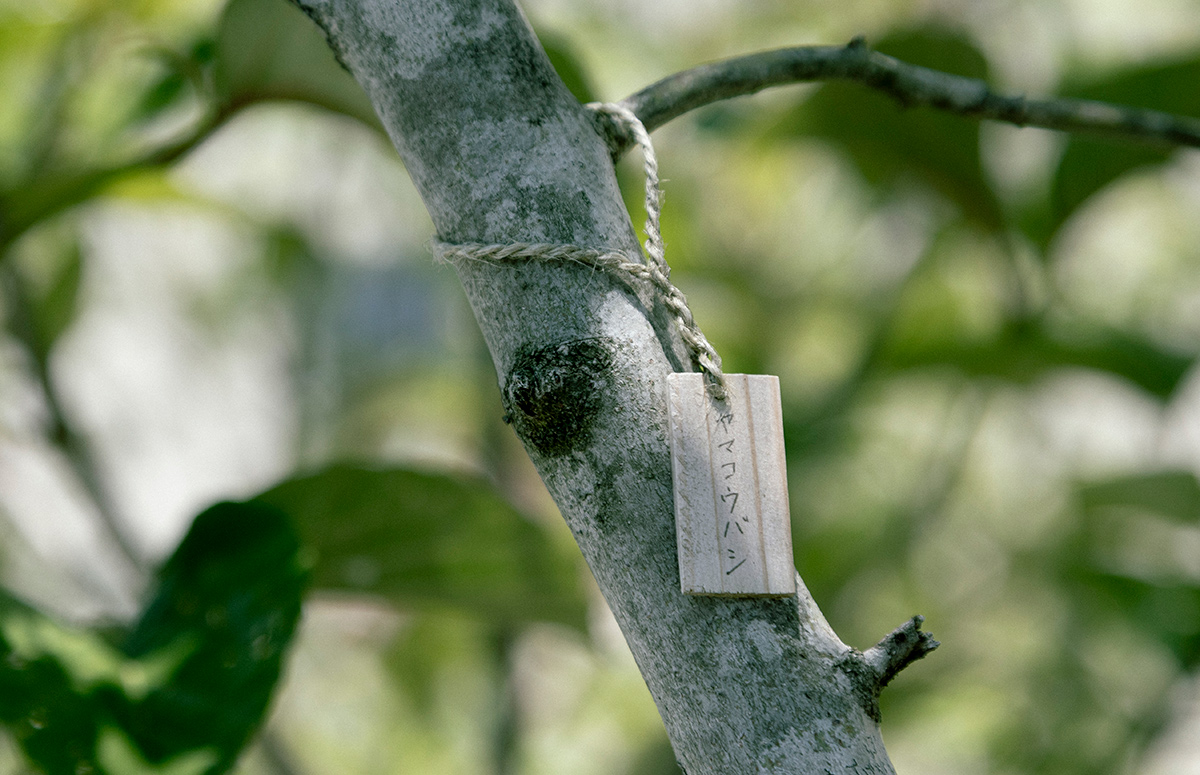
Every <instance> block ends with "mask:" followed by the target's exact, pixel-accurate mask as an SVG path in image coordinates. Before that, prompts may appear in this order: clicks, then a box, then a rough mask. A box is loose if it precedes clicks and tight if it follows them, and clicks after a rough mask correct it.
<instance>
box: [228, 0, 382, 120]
mask: <svg viewBox="0 0 1200 775" xmlns="http://www.w3.org/2000/svg"><path fill="white" fill-rule="evenodd" d="M216 63H217V64H216V75H215V78H216V88H217V95H218V97H219V99H220V100H221V101H222V103H223V104H225V105H226V106H229V107H236V106H239V105H244V104H248V103H252V102H259V101H263V100H295V101H298V102H307V103H311V104H313V105H317V106H319V107H322V108H325V109H327V110H331V111H333V112H335V113H342V114H344V115H347V116H349V117H351V118H355V119H358V120H359V121H362V122H363V123H365V124H367V125H369V126H371V127H374V128H376V129H378V130H379V131H380V132H382V131H383V125H382V124H380V123H379V119H378V117H376V115H375V109H374V108H373V107H371V103H370V101H369V100H368V99H367V95H366V94H365V93H364V92H363V90H362V87H361V86H359V85H358V82H356V81H355V80H354V79H353V78H352V77H351V76H350V73H348V72H347V71H346V70H345V69H344V68H343V67H342V66H341V65H340V64H339V63H338V61H337V59H336V58H335V56H334V52H333V51H332V50H331V49H330V48H329V44H328V43H327V42H326V40H325V36H324V35H323V34H322V33H321V30H320V28H319V27H317V26H316V25H315V24H313V22H312V20H311V19H309V18H308V17H307V16H305V15H304V12H303V11H301V10H300V9H299V8H298V7H297V6H295V5H293V4H292V3H289V2H287V0H231V2H229V4H228V5H226V6H225V12H224V13H223V14H222V16H221V21H220V24H219V26H218V28H217V37H216ZM227 109H228V108H227Z"/></svg>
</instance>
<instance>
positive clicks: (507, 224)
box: [264, 0, 892, 775]
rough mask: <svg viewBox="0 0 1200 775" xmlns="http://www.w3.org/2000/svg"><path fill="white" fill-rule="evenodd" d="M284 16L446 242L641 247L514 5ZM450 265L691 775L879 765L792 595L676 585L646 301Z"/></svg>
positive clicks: (361, 8)
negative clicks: (363, 107) (335, 68)
mask: <svg viewBox="0 0 1200 775" xmlns="http://www.w3.org/2000/svg"><path fill="white" fill-rule="evenodd" d="M299 2H300V4H301V5H302V7H304V9H305V10H306V11H307V12H308V13H309V15H310V16H312V17H313V19H314V20H316V21H317V23H318V24H320V25H321V27H322V28H323V29H324V30H325V31H326V34H327V36H328V38H329V40H330V43H331V45H333V47H334V48H335V50H336V51H337V52H338V55H339V57H340V58H341V60H342V62H344V63H345V65H346V66H347V67H348V68H349V69H350V71H351V72H352V73H353V74H354V75H355V77H356V78H358V80H359V81H360V82H361V83H362V84H363V85H364V86H365V87H366V89H367V92H368V94H369V95H370V97H371V99H372V101H373V102H374V103H375V106H376V109H377V110H378V112H379V114H380V117H381V118H382V120H383V123H384V125H385V126H386V127H387V128H388V131H389V133H390V134H391V137H392V140H393V142H394V143H395V145H396V147H397V149H398V150H399V151H400V154H401V156H402V157H403V159H404V163H405V164H406V165H407V167H408V171H409V173H410V174H411V175H412V177H413V180H414V181H415V182H416V184H417V187H418V188H419V189H420V192H421V195H422V196H423V197H424V200H425V203H426V206H427V207H428V209H429V212H430V214H431V215H432V217H433V221H434V223H435V224H436V226H437V229H438V233H439V236H440V237H441V238H442V239H443V240H445V241H447V242H483V243H495V242H501V243H504V242H517V241H522V242H568V243H575V244H579V245H584V246H591V247H612V248H617V249H637V242H636V237H635V235H634V232H633V229H632V227H631V225H630V219H629V215H628V213H626V211H625V209H624V207H623V205H622V202H621V198H620V196H619V192H618V190H617V185H616V181H615V177H614V172H613V167H612V163H611V161H610V157H609V152H608V149H607V148H606V146H605V143H604V141H603V140H602V139H601V138H600V136H599V135H598V134H597V132H596V129H595V126H594V124H593V121H592V119H591V117H590V116H589V115H588V113H587V111H586V110H585V109H584V108H582V107H581V106H580V105H579V104H578V103H577V102H576V101H575V100H574V99H573V98H572V97H571V95H570V94H569V93H568V92H567V90H566V89H565V87H564V86H563V85H562V83H561V82H560V81H559V79H558V77H557V76H556V75H555V73H554V71H553V69H552V68H551V66H550V63H549V61H548V60H547V59H546V57H545V55H544V53H543V52H542V50H541V48H540V46H539V45H538V44H537V41H536V39H535V38H534V36H533V34H532V32H531V31H530V29H529V27H528V25H527V23H526V21H525V19H524V17H523V16H522V15H521V13H520V11H519V10H518V9H517V7H516V6H515V5H514V4H513V3H512V0H299ZM264 33H265V34H269V31H264ZM458 272H459V276H460V278H461V280H462V284H463V287H464V288H465V290H466V293H467V295H468V297H469V299H470V301H471V305H472V307H473V308H474V310H475V315H476V317H477V319H478V321H479V324H480V327H481V328H482V329H483V332H484V336H485V337H486V339H487V342H488V346H489V347H490V349H491V352H492V356H493V359H494V361H495V364H496V370H497V373H498V374H499V375H500V382H501V390H502V393H503V396H504V402H505V407H506V410H507V412H508V413H509V416H510V419H511V420H512V421H513V425H514V427H515V428H516V430H517V432H518V433H519V434H520V435H521V437H522V440H523V441H524V442H525V445H526V449H527V450H528V451H529V454H530V456H531V457H532V459H533V461H534V463H535V464H536V465H537V467H538V469H539V471H540V472H541V474H542V478H543V479H544V480H545V482H546V485H547V487H548V488H549V489H550V492H551V493H552V494H553V496H554V498H555V500H556V501H557V503H558V505H559V508H560V510H561V511H562V513H563V516H564V517H565V518H566V520H567V522H568V524H569V525H570V527H571V530H572V531H573V532H574V534H575V537H576V539H577V540H578V542H579V546H580V549H581V550H582V551H583V554H584V556H585V558H586V559H587V561H588V564H589V565H590V567H591V569H592V572H593V573H594V574H595V577H596V580H597V582H598V583H599V586H600V589H601V590H602V591H603V593H604V596H605V598H606V599H607V600H608V603H609V605H610V606H611V607H612V610H613V613H614V614H615V615H616V618H617V621H618V622H619V623H620V625H621V628H622V630H623V632H624V633H625V637H626V639H627V641H628V642H629V646H630V648H631V649H632V651H633V654H634V656H635V658H636V659H637V661H638V665H639V666H640V668H641V670H642V673H643V675H644V676H645V679H646V683H647V685H648V686H649V687H650V691H651V693H652V694H653V696H654V699H655V701H656V702H657V703H658V707H659V710H660V711H661V713H662V716H663V719H664V721H665V723H666V726H667V731H668V734H669V735H670V738H671V742H672V744H673V745H674V747H675V751H676V755H677V756H678V758H679V760H680V762H681V764H682V765H683V767H684V768H685V769H686V771H687V772H689V773H691V774H692V775H700V774H701V773H731V774H732V773H737V774H738V775H742V774H744V773H753V772H771V773H785V772H786V773H814V774H819V775H825V773H861V774H863V775H865V774H866V773H888V772H892V768H891V765H890V763H889V762H888V759H887V756H886V754H885V753H884V750H883V745H882V743H881V741H880V736H879V729H878V725H877V723H876V721H875V720H874V719H873V718H872V715H873V714H874V713H875V712H876V709H875V708H874V706H873V703H874V698H873V695H871V693H870V691H867V692H864V691H863V685H864V679H863V678H862V675H863V671H864V669H866V670H867V671H868V674H869V667H870V666H869V665H867V666H866V667H864V665H865V664H866V663H864V662H863V661H862V659H861V655H858V654H857V652H852V651H850V650H849V649H847V648H846V647H845V646H844V645H843V644H842V643H841V641H839V640H838V639H837V637H836V636H835V635H834V634H833V633H832V631H830V630H829V628H828V625H827V624H826V623H825V620H824V619H823V618H822V617H821V615H820V612H819V611H818V610H817V609H816V606H815V605H814V604H813V603H812V600H811V598H810V597H809V596H808V592H807V590H805V589H804V587H803V584H801V585H800V589H801V592H800V594H799V596H798V597H797V598H786V599H730V598H711V597H688V596H685V595H683V594H682V593H681V592H680V591H679V578H678V567H677V561H676V553H675V527H674V516H673V507H672V493H671V467H670V460H669V455H668V448H667V440H666V430H665V429H666V413H665V386H666V376H667V374H669V373H670V372H671V371H672V370H673V369H677V368H679V367H680V364H681V362H686V360H685V359H683V358H681V353H682V352H683V350H682V349H681V345H680V343H679V341H678V340H677V337H675V335H674V333H673V332H672V329H671V327H670V325H668V324H667V323H666V322H665V318H664V317H663V315H662V313H661V311H659V310H658V309H657V307H656V305H654V303H653V300H652V299H650V298H649V297H647V296H644V295H643V296H639V295H638V293H637V292H635V291H634V290H632V289H630V288H629V287H628V286H627V285H626V284H624V283H623V282H621V281H620V280H618V279H615V278H612V277H609V276H607V275H605V274H602V273H598V272H596V271H595V270H592V269H588V268H586V267H582V266H576V265H572V264H553V265H552V264H543V263H536V262H527V263H505V264H503V265H496V264H488V263H481V262H462V263H461V264H460V265H459V266H458ZM851 664H852V665H853V666H854V669H850V670H848V669H846V666H847V665H851ZM867 684H868V688H869V684H870V681H869V679H868V680H867Z"/></svg>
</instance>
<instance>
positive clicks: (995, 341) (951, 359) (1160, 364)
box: [880, 319, 1194, 400]
mask: <svg viewBox="0 0 1200 775" xmlns="http://www.w3.org/2000/svg"><path fill="white" fill-rule="evenodd" d="M922 330H924V329H922ZM1193 361H1194V359H1193V358H1192V357H1190V356H1187V355H1183V354H1180V353H1175V352H1172V351H1169V350H1166V349H1163V348H1162V347H1160V346H1158V345H1157V344H1155V343H1154V342H1152V341H1150V340H1148V339H1145V338H1143V337H1140V336H1137V335H1135V334H1131V333H1128V332H1124V331H1118V330H1116V329H1110V328H1106V327H1100V326H1095V327H1087V328H1082V327H1080V328H1075V329H1067V328H1065V327H1063V326H1051V325H1048V324H1047V323H1046V321H1042V320H1037V319H1030V320H1019V321H1010V322H1008V323H1006V324H1005V325H1004V326H1003V327H1002V328H1001V329H1000V331H999V332H998V333H997V334H996V335H995V336H992V337H988V338H986V339H982V340H975V341H969V340H964V339H961V338H956V337H954V336H953V334H947V335H946V336H944V337H941V338H924V339H921V338H918V337H915V336H913V335H912V333H911V332H905V331H903V330H900V331H898V333H897V334H896V336H894V337H893V338H892V340H891V341H890V342H889V344H888V347H887V348H885V349H884V351H883V352H882V354H881V356H880V363H881V364H882V365H883V366H885V367H889V368H899V369H907V368H918V367H927V366H935V365H937V366H950V367H954V368H958V369H960V370H962V371H963V372H965V373H967V374H970V375H973V376H990V377H998V378H1000V379H1005V380H1010V381H1013V382H1017V383H1021V384H1025V383H1029V382H1031V381H1033V380H1035V379H1039V378H1041V377H1043V376H1045V375H1046V374H1047V373H1048V372H1050V371H1053V370H1056V369H1062V368H1087V369H1095V370H1097V371H1103V372H1107V373H1109V374H1114V375H1116V376H1118V377H1122V378H1123V379H1127V380H1129V381H1130V382H1132V383H1133V384H1135V385H1137V386H1138V387H1140V388H1142V389H1143V390H1145V391H1146V392H1148V393H1150V394H1151V395H1153V396H1156V397H1157V398H1160V399H1162V400H1166V399H1169V398H1170V397H1171V396H1172V395H1173V394H1174V392H1175V390H1176V388H1178V387H1179V385H1180V383H1181V382H1182V381H1183V378H1184V376H1186V375H1187V373H1188V371H1189V369H1190V368H1191V366H1192V363H1193Z"/></svg>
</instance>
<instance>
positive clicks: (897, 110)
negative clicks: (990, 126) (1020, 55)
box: [776, 26, 1004, 230]
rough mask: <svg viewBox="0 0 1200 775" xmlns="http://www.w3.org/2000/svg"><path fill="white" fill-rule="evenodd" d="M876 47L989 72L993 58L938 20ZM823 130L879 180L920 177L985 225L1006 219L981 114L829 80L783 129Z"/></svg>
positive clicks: (890, 184)
mask: <svg viewBox="0 0 1200 775" xmlns="http://www.w3.org/2000/svg"><path fill="white" fill-rule="evenodd" d="M871 45H872V47H873V48H875V49H877V50H878V51H881V52H883V53H884V54H888V55H890V56H893V57H896V58H897V59H900V60H902V61H905V62H909V63H911V64H915V65H921V66H924V67H930V68H934V69H936V70H942V71H945V72H949V73H954V74H955V75H964V76H967V77H970V78H981V79H986V78H987V75H988V68H987V60H985V59H984V57H983V54H981V53H980V52H979V49H978V48H977V47H976V46H975V45H974V44H973V43H972V42H971V41H970V40H968V39H967V38H965V37H963V36H962V35H961V34H958V33H956V32H954V31H952V30H949V29H945V28H939V27H935V26H930V27H924V28H919V29H911V30H902V31H896V32H893V33H890V34H889V35H887V36H886V37H884V38H881V39H880V40H878V41H871ZM776 131H777V132H780V133H794V134H797V135H800V136H813V137H820V138H822V139H824V140H825V141H827V142H829V143H830V144H832V145H833V146H834V147H836V148H839V149H840V150H842V151H843V152H845V153H846V154H847V155H848V156H849V158H850V159H851V160H852V162H853V163H854V165H855V166H856V168H857V169H858V170H859V171H860V172H861V173H862V175H863V177H864V178H866V180H867V181H869V182H870V183H871V184H872V185H874V186H879V187H881V188H884V189H886V190H892V189H893V188H894V187H895V186H896V185H897V184H898V183H901V182H906V181H907V182H915V183H919V184H921V185H925V186H928V187H929V188H930V189H932V190H934V191H936V192H938V193H939V194H941V195H942V196H944V197H946V199H947V201H949V202H952V203H953V204H954V205H955V206H956V207H959V208H961V209H962V211H963V213H964V214H965V215H966V216H967V217H968V218H969V219H971V220H972V221H974V222H976V223H978V224H979V225H980V226H982V227H984V228H987V229H991V230H1000V229H1001V228H1003V224H1004V219H1003V214H1002V213H1001V210H1000V204H999V202H998V200H997V199H996V195H995V194H994V193H993V192H992V188H991V186H990V185H989V184H988V182H987V181H986V180H985V179H984V176H983V167H982V164H981V162H980V156H979V122H977V121H974V120H970V119H964V118H960V117H958V116H952V115H948V114H946V113H942V112H939V111H935V110H931V109H929V108H914V109H906V108H905V107H904V106H901V105H897V104H896V101H895V100H893V99H892V98H890V97H887V96H884V95H882V94H880V93H878V92H875V91H871V90H869V89H866V88H865V87H861V86H857V85H845V84H839V83H833V84H828V85H823V86H821V88H820V89H819V90H818V92H817V93H816V94H815V95H813V96H812V97H811V98H810V99H808V100H807V101H805V102H804V103H803V104H802V105H800V106H798V107H797V108H796V109H795V111H794V112H793V113H792V114H791V115H790V116H788V117H787V118H785V119H784V122H783V123H782V124H781V125H780V126H779V127H778V128H777V129H776Z"/></svg>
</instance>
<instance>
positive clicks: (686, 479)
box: [667, 373, 796, 596]
mask: <svg viewBox="0 0 1200 775" xmlns="http://www.w3.org/2000/svg"><path fill="white" fill-rule="evenodd" d="M704 380H705V377H704V376H703V375H701V374H695V373H689V374H671V375H669V376H668V377H667V394H668V407H669V412H670V424H671V465H672V468H673V472H674V485H675V531H676V540H677V546H678V550H679V584H680V587H681V588H682V589H683V591H684V592H686V593H688V594H691V595H737V596H759V595H762V596H784V595H794V594H796V570H795V565H794V563H793V560H792V529H791V517H790V515H789V512H788V491H787V467H786V461H785V458H784V451H783V412H782V410H781V408H780V402H779V378H778V377H771V376H764V375H760V374H749V375H748V374H726V375H725V388H726V397H725V399H724V400H722V401H718V400H716V399H714V398H713V397H712V395H711V394H710V393H709V392H708V390H707V389H706V387H705V384H704Z"/></svg>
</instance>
